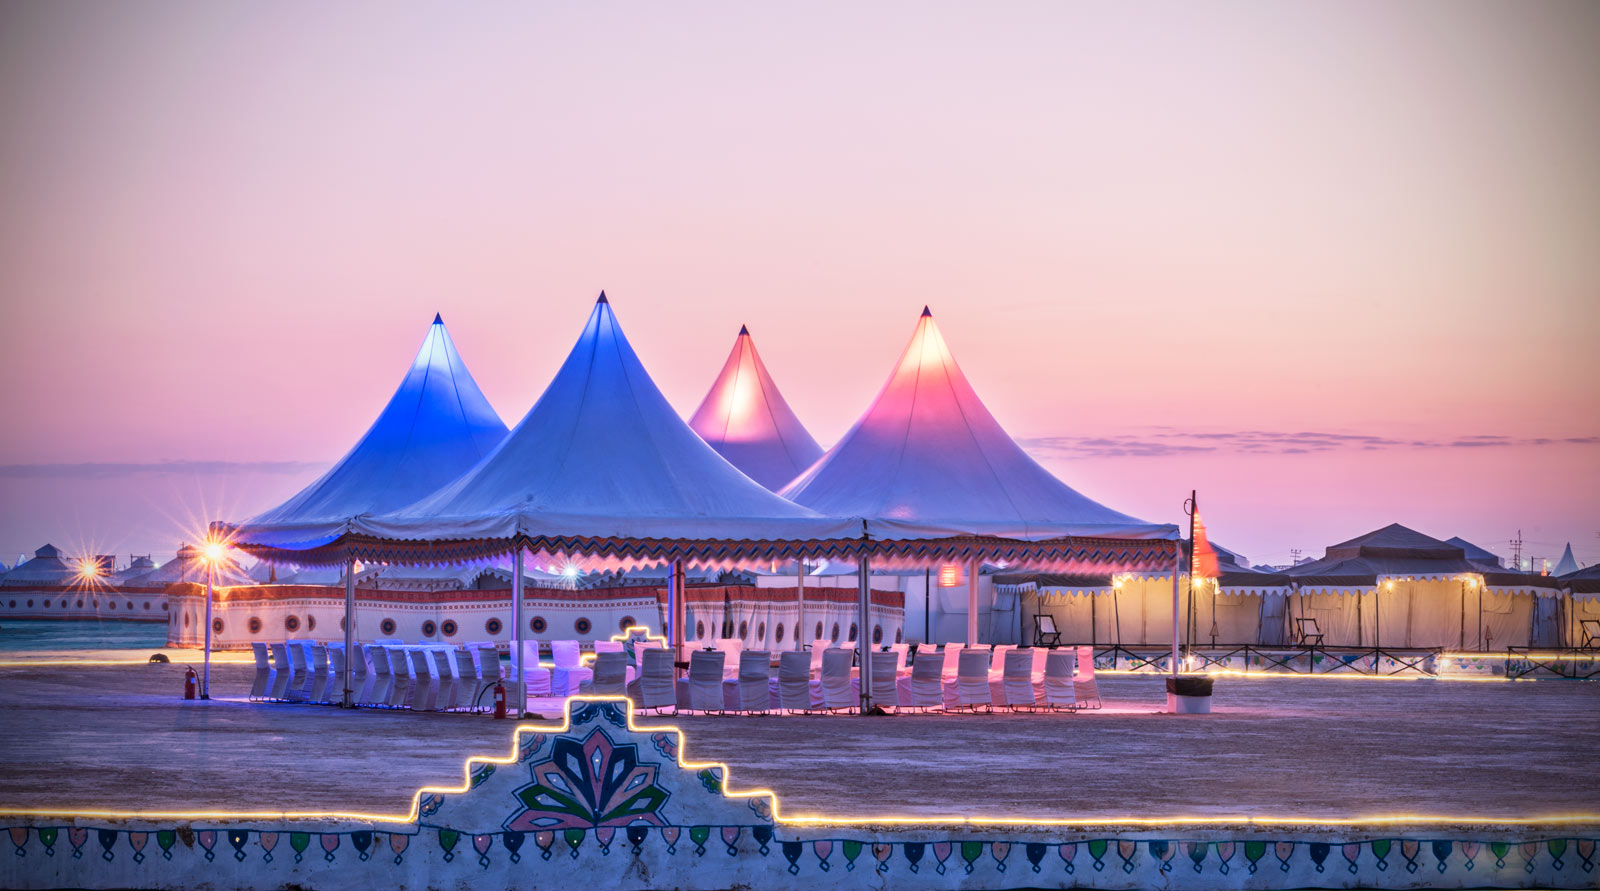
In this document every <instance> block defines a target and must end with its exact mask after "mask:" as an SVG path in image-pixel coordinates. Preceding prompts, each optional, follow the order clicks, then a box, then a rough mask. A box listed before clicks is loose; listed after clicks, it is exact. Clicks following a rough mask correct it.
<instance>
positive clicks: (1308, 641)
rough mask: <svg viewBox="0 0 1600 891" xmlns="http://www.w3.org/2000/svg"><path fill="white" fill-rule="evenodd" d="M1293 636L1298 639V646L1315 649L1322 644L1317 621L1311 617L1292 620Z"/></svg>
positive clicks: (1320, 630) (1320, 631)
mask: <svg viewBox="0 0 1600 891" xmlns="http://www.w3.org/2000/svg"><path fill="white" fill-rule="evenodd" d="M1294 623H1295V636H1296V637H1297V638H1299V641H1300V646H1302V647H1315V646H1320V645H1321V644H1322V629H1321V628H1318V627H1317V620H1316V619H1315V618H1312V617H1309V616H1308V617H1305V618H1298V619H1295V620H1294Z"/></svg>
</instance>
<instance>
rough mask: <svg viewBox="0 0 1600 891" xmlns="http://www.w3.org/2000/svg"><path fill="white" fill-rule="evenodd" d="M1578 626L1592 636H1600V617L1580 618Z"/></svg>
mask: <svg viewBox="0 0 1600 891" xmlns="http://www.w3.org/2000/svg"><path fill="white" fill-rule="evenodd" d="M1578 626H1579V627H1580V628H1582V629H1583V633H1584V634H1587V635H1589V636H1590V637H1600V619H1579V620H1578Z"/></svg>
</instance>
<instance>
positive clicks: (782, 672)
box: [778, 650, 811, 709]
mask: <svg viewBox="0 0 1600 891" xmlns="http://www.w3.org/2000/svg"><path fill="white" fill-rule="evenodd" d="M778 705H779V706H780V707H782V708H787V709H809V708H811V654H810V653H805V652H801V651H800V650H790V651H786V652H783V653H779V654H778Z"/></svg>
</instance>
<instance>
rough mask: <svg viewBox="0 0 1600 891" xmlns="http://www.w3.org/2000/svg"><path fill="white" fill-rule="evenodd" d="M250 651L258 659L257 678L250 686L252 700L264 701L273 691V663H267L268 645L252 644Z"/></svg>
mask: <svg viewBox="0 0 1600 891" xmlns="http://www.w3.org/2000/svg"><path fill="white" fill-rule="evenodd" d="M250 651H251V652H252V653H254V654H255V657H256V677H255V680H254V681H253V682H252V683H251V684H250V698H251V699H262V698H265V697H266V695H267V691H268V690H271V689H272V663H270V662H268V661H267V645H266V644H264V643H259V642H257V643H252V644H250Z"/></svg>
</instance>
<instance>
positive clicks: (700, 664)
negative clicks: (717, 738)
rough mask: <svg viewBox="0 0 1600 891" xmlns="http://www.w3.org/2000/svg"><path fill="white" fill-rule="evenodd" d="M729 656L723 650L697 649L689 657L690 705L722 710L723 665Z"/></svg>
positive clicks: (704, 709)
mask: <svg viewBox="0 0 1600 891" xmlns="http://www.w3.org/2000/svg"><path fill="white" fill-rule="evenodd" d="M726 658H727V656H726V654H724V653H723V652H722V651H721V650H711V651H706V650H695V651H694V654H693V655H691V656H690V657H689V707H690V708H693V709H699V710H701V711H722V710H723V709H724V708H725V707H726V706H725V704H724V703H723V700H722V666H723V662H724V661H725V660H726Z"/></svg>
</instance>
